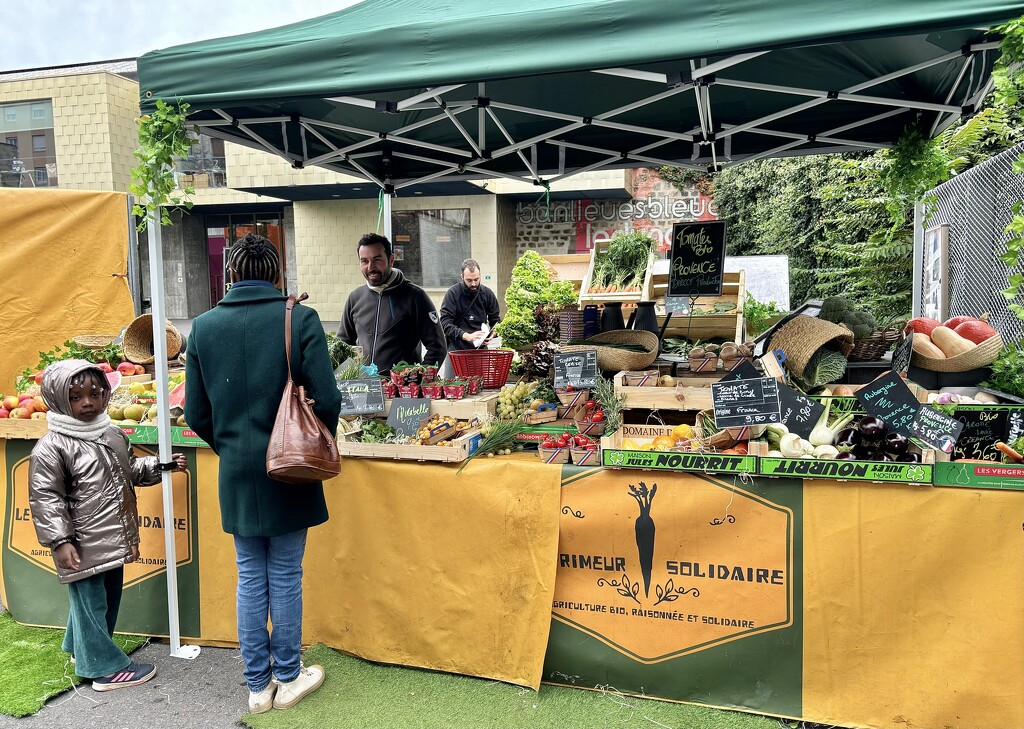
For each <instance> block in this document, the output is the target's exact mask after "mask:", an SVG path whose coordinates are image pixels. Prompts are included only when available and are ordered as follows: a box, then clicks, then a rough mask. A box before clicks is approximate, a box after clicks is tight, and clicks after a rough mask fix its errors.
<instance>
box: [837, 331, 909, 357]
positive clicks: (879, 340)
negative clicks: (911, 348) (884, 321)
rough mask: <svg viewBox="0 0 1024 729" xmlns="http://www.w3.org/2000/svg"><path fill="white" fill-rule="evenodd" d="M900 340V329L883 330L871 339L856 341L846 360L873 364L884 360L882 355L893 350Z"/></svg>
mask: <svg viewBox="0 0 1024 729" xmlns="http://www.w3.org/2000/svg"><path fill="white" fill-rule="evenodd" d="M899 339H900V330H899V329H897V328H895V327H888V328H886V329H882V330H881V331H877V332H875V333H874V334H872V335H871V336H870V337H865V338H864V339H858V340H856V341H855V342H854V343H853V349H851V350H850V353H849V354H848V355H846V358H847V359H848V360H850V361H853V362H873V361H874V360H876V359H882V355H883V354H885V353H886V352H888V351H889V350H890V349H892V346H893V345H894V344H895V343H896V342H897V341H899Z"/></svg>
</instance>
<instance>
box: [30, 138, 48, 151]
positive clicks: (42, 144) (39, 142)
mask: <svg viewBox="0 0 1024 729" xmlns="http://www.w3.org/2000/svg"><path fill="white" fill-rule="evenodd" d="M32 151H33V152H45V151H46V135H44V134H33V135H32Z"/></svg>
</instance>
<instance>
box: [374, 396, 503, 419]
mask: <svg viewBox="0 0 1024 729" xmlns="http://www.w3.org/2000/svg"><path fill="white" fill-rule="evenodd" d="M497 409H498V391H497V390H485V391H484V392H481V393H479V394H477V395H467V396H466V397H464V398H462V399H461V400H443V399H439V400H431V401H430V414H431V415H448V416H450V417H453V418H455V419H456V420H472V419H473V418H474V417H479V416H481V415H494V414H495V412H496V411H497ZM390 412H391V400H385V401H384V417H387V416H388V414H389V413H390Z"/></svg>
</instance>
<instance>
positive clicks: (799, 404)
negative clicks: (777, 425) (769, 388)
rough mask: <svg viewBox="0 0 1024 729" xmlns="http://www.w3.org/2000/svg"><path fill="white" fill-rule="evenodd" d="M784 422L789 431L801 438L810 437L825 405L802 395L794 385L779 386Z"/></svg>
mask: <svg viewBox="0 0 1024 729" xmlns="http://www.w3.org/2000/svg"><path fill="white" fill-rule="evenodd" d="M779 404H780V405H781V414H782V424H783V425H785V426H786V427H787V428H789V432H791V433H796V434H797V435H799V436H800V437H801V438H805V439H806V438H810V437H811V431H812V430H814V426H815V425H817V424H818V418H820V417H821V414H822V413H823V412H825V406H824V405H822V404H821V403H820V402H817V401H816V400H812V399H811V398H809V397H805V396H804V395H801V394H800V393H799V392H797V391H796V390H794V389H793V388H792V387H787V386H786V385H780V386H779Z"/></svg>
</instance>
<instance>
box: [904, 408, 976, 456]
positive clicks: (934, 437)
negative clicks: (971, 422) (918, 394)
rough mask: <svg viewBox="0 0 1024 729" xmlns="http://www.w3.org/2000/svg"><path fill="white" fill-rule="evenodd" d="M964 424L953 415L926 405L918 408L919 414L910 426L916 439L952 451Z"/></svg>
mask: <svg viewBox="0 0 1024 729" xmlns="http://www.w3.org/2000/svg"><path fill="white" fill-rule="evenodd" d="M963 429H964V424H963V423H961V422H960V421H959V420H957V419H956V418H954V417H952V416H951V415H946V414H945V413H943V412H941V411H939V410H936V409H935V408H932V407H928V406H927V405H924V406H922V407H920V408H918V410H917V416H916V417H915V418H914V422H913V423H912V424H911V426H910V432H911V435H912V436H913V437H914V439H915V440H917V441H919V442H920V443H924V444H925V445H927V446H930V447H932V448H936V449H938V450H940V451H942V452H943V453H952V452H953V446H955V445H956V440H957V438H959V437H960V431H962V430H963Z"/></svg>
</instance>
